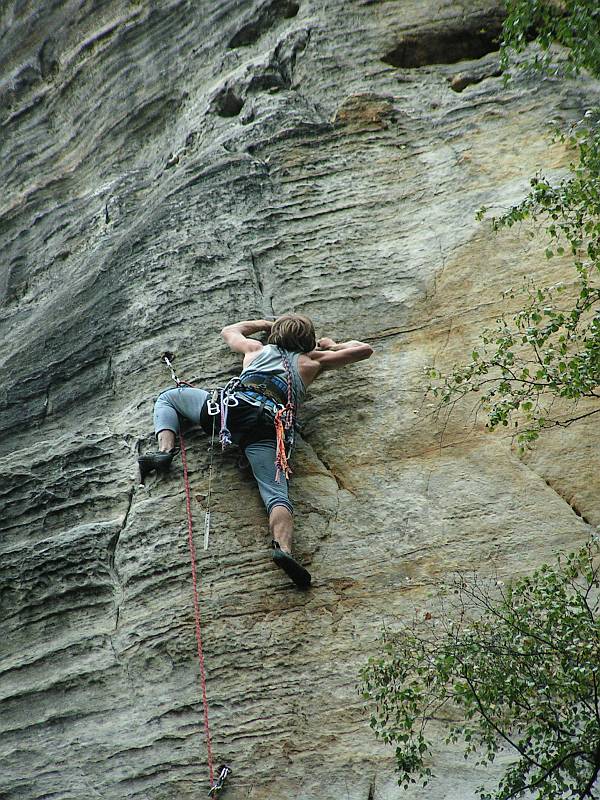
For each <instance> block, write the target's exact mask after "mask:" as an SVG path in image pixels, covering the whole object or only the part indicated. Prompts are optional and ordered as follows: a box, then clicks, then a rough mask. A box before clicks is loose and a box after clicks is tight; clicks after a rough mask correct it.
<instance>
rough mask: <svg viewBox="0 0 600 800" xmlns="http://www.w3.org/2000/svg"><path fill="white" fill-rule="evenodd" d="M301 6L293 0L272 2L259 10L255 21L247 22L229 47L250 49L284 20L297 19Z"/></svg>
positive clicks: (232, 39)
mask: <svg viewBox="0 0 600 800" xmlns="http://www.w3.org/2000/svg"><path fill="white" fill-rule="evenodd" d="M299 10H300V5H299V4H298V3H295V2H293V0H272V1H271V2H270V3H267V4H265V5H264V6H263V7H262V8H260V9H259V10H258V13H257V15H256V16H255V18H254V19H251V20H250V21H249V22H247V23H246V24H245V25H244V26H243V27H242V28H240V30H239V31H238V32H237V33H236V34H235V36H233V37H232V38H231V39H230V40H229V47H230V48H234V47H248V46H249V45H251V44H254V42H256V41H258V40H259V39H260V37H261V36H262V35H263V33H266V32H267V31H268V30H269V29H270V28H272V27H274V26H275V25H277V23H278V22H280V21H281V20H282V19H291V18H292V17H295V16H296V14H297V13H298V11H299Z"/></svg>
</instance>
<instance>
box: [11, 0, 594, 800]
mask: <svg viewBox="0 0 600 800" xmlns="http://www.w3.org/2000/svg"><path fill="white" fill-rule="evenodd" d="M467 6H468V8H467ZM501 13H502V12H501V8H500V5H499V4H498V3H495V2H491V1H490V0H477V2H473V3H469V4H461V3H457V2H454V1H453V0H447V1H444V0H438V2H433V0H422V1H420V2H403V3H400V2H396V1H394V0H388V2H378V0H362V1H361V0H352V1H350V0H347V1H346V2H342V1H341V0H325V2H318V3H317V2H313V0H265V1H264V2H235V1H234V0H215V2H210V3H209V2H195V0H156V2H146V1H145V0H130V2H125V1H124V0H122V2H117V1H116V0H112V1H111V0H107V2H100V0H87V1H86V0H53V2H46V3H35V2H18V0H7V2H5V3H4V4H3V6H2V9H1V10H0V125H1V129H0V154H1V162H0V170H1V185H2V187H3V192H2V194H1V196H0V237H1V238H0V245H1V247H0V250H1V253H2V268H1V271H0V298H1V304H2V315H1V319H0V333H1V341H2V350H1V351H0V370H1V377H2V380H1V383H0V386H1V389H0V429H1V430H2V441H1V443H0V469H1V472H2V478H1V484H0V485H1V490H0V491H1V495H0V496H1V497H2V501H3V512H2V515H1V519H0V526H1V527H2V528H3V533H2V538H1V542H0V553H1V557H0V570H1V575H0V599H1V605H2V621H1V631H2V642H3V644H2V647H1V648H0V698H1V701H0V730H1V731H2V734H1V737H0V794H1V795H2V797H3V798H6V800H41V798H49V797H52V798H56V800H67V799H68V800H84V798H85V800H88V799H89V798H93V797H96V798H102V800H113V799H114V800H117V799H118V800H123V798H130V799H131V800H134V798H135V799H138V800H142V799H143V800H170V799H171V798H188V797H190V798H191V797H198V796H202V794H203V793H204V792H205V791H207V777H206V776H207V768H206V754H205V746H204V740H203V736H202V730H201V728H202V724H201V707H200V703H199V683H198V670H197V663H196V658H195V641H194V632H193V610H192V603H191V592H190V581H189V563H188V560H187V549H186V548H187V545H186V524H185V516H184V495H183V484H182V481H181V477H180V470H179V464H177V466H176V468H175V469H174V470H173V471H172V473H171V475H170V476H169V477H167V478H163V479H155V478H152V479H151V480H149V481H148V485H147V486H146V487H145V488H139V487H138V486H137V484H136V482H135V480H134V478H133V465H134V463H135V459H136V456H137V454H138V453H139V452H141V451H144V450H145V449H149V448H151V447H152V435H151V411H152V403H153V399H154V397H155V396H156V394H157V392H158V391H159V390H160V388H161V387H162V386H165V385H168V374H167V373H166V371H165V370H164V367H162V366H161V364H160V361H159V357H160V354H161V353H162V352H163V351H164V350H165V349H169V350H173V351H175V352H176V353H177V365H178V368H179V370H180V371H181V373H183V374H186V375H187V376H188V377H190V376H197V377H198V383H199V384H200V385H202V384H204V385H208V386H212V385H215V384H218V383H222V382H223V381H224V380H225V379H226V378H227V377H228V376H230V375H232V374H235V371H236V369H237V368H238V361H237V359H236V358H235V357H234V356H233V355H232V354H230V353H228V352H227V349H226V347H225V346H224V344H223V343H222V342H221V341H220V339H219V336H218V331H219V330H220V328H221V327H222V326H223V325H224V324H226V323H228V322H231V321H234V320H237V319H240V318H249V317H250V318H251V317H256V316H263V315H265V314H278V313H281V312H284V311H286V310H290V309H291V310H295V311H298V312H304V313H308V314H310V315H311V316H313V318H314V319H315V321H316V324H317V327H318V331H319V333H320V334H321V335H331V336H333V337H335V338H361V339H364V340H367V341H369V342H370V343H372V344H373V346H374V348H375V350H376V353H375V355H374V357H373V358H372V359H371V360H370V361H368V362H365V363H362V364H359V365H356V366H353V367H351V368H348V369H347V370H344V371H341V372H335V373H331V374H329V375H327V376H325V377H324V378H322V379H320V381H319V383H318V384H316V386H315V388H314V391H312V392H311V397H310V399H309V401H308V403H307V404H306V407H305V411H304V428H303V435H302V441H301V444H300V447H299V450H298V453H297V458H296V466H295V477H294V481H293V488H292V493H293V497H294V500H295V503H296V509H297V513H296V521H297V548H298V553H299V556H300V557H301V558H302V559H303V560H304V561H305V562H306V563H307V564H310V569H311V571H312V572H313V576H314V586H313V588H312V590H311V591H310V592H309V593H307V594H300V593H298V592H296V591H295V590H294V589H293V588H291V587H290V586H288V584H287V583H286V581H285V579H284V578H283V576H282V574H281V573H279V572H278V571H277V570H276V568H275V567H274V566H273V565H272V563H271V562H270V559H269V554H268V550H267V542H268V535H267V531H266V526H265V519H264V514H263V511H262V508H261V505H260V501H259V498H258V494H257V492H256V490H255V488H254V486H253V485H252V484H251V483H248V482H244V481H243V480H241V479H240V477H239V476H238V474H237V471H236V468H235V465H234V457H233V456H232V455H225V456H224V457H222V458H219V459H218V463H217V481H216V486H215V490H214V506H213V527H214V530H213V532H212V538H211V543H210V549H209V550H208V552H206V553H205V552H204V551H200V553H199V569H200V572H201V574H202V598H201V606H202V616H203V625H204V636H205V650H206V659H207V671H208V687H209V700H210V710H211V726H212V730H213V737H214V738H213V749H214V751H215V758H216V759H217V761H218V762H221V761H228V762H231V764H232V765H233V768H234V774H233V776H232V779H231V782H230V785H229V787H228V789H227V794H226V795H224V796H226V797H227V798H230V800H237V799H241V798H253V799H254V800H262V799H263V798H265V799H266V798H273V797H276V798H286V799H287V798H290V800H291V799H292V798H294V800H316V799H317V798H319V800H340V799H341V798H344V800H367V798H371V800H388V799H389V800H391V799H392V798H400V797H406V798H413V799H415V798H424V797H427V798H428V799H429V800H436V798H440V799H441V798H447V799H449V798H453V799H455V800H463V798H469V797H472V796H474V795H473V787H474V786H475V785H476V784H477V783H478V782H480V781H481V780H484V779H487V778H492V777H493V776H492V775H482V774H481V773H478V772H477V770H474V769H469V768H468V767H467V766H465V765H464V763H463V761H462V759H461V757H460V756H459V755H457V754H455V753H452V752H448V751H447V750H446V749H444V748H443V747H440V752H439V754H438V756H437V758H438V760H437V762H436V767H437V771H438V774H439V778H438V780H437V781H436V782H435V783H434V784H433V785H432V786H431V787H428V789H427V790H425V791H421V790H419V789H418V788H415V789H414V791H412V792H408V793H406V794H403V793H401V790H400V789H399V788H398V787H397V786H396V782H395V777H394V773H393V760H392V754H391V752H390V751H389V750H387V749H385V748H383V747H381V746H380V745H378V744H376V743H375V742H374V740H373V738H372V736H371V733H370V731H369V729H368V725H367V720H366V718H365V715H364V713H363V711H362V709H361V704H360V701H359V699H358V697H357V694H356V690H355V684H356V680H357V672H358V669H359V667H360V665H361V664H362V663H364V661H365V659H366V657H367V656H368V654H369V653H370V652H372V650H373V647H374V643H375V642H376V640H377V638H378V636H379V633H380V630H381V627H382V625H383V624H384V623H386V624H390V625H393V624H394V623H395V621H396V620H397V619H399V618H402V616H403V615H405V614H407V613H410V610H411V609H412V608H413V606H414V605H419V604H422V603H425V602H427V601H426V597H427V594H428V591H429V585H428V584H429V581H430V579H432V578H437V577H440V576H443V575H444V574H446V573H448V572H450V571H452V570H454V569H456V568H465V567H469V568H471V567H476V568H480V569H482V570H484V571H485V570H487V569H488V568H490V567H491V566H494V567H495V568H497V569H498V570H499V571H500V572H501V573H503V574H506V575H510V574H514V573H515V572H522V571H525V570H528V569H531V568H533V567H534V566H535V565H537V564H539V563H540V562H541V561H542V560H544V559H547V558H548V557H550V556H551V554H552V553H554V552H555V551H556V550H557V549H560V548H567V547H571V546H572V545H575V544H576V543H578V542H579V541H581V540H582V539H583V538H585V536H587V534H588V533H589V530H590V527H589V523H597V522H598V519H599V518H600V507H599V506H598V501H597V497H598V477H597V476H598V474H600V473H599V471H598V464H597V459H598V456H597V454H596V453H595V452H593V448H592V442H593V438H592V437H591V435H590V434H591V426H590V428H588V429H586V428H585V427H580V428H579V429H578V431H568V432H557V433H556V434H554V435H553V436H552V437H547V438H546V439H545V441H544V442H543V443H542V445H541V446H540V448H539V449H538V450H537V451H536V453H535V454H533V455H532V456H530V457H529V459H528V461H527V463H525V462H523V461H520V460H519V459H518V458H517V456H516V455H515V453H514V452H513V451H512V450H511V442H510V437H503V436H501V435H498V436H490V435H486V434H485V433H484V430H483V423H482V420H480V419H473V418H472V417H469V415H468V409H465V410H461V409H457V411H456V413H455V414H454V416H453V417H451V418H450V420H449V421H448V423H447V425H446V428H445V432H444V435H443V436H442V431H441V426H440V424H439V423H438V422H436V421H434V420H433V419H432V418H431V416H430V414H429V411H430V409H429V408H428V407H427V406H426V405H423V399H422V385H423V374H422V370H423V367H425V366H428V365H430V364H432V363H436V364H438V365H440V366H449V365H451V364H452V363H453V361H454V360H455V359H460V358H461V357H462V355H463V354H464V352H469V351H470V347H471V345H472V343H473V341H474V340H475V338H476V335H477V332H478V331H480V330H481V329H482V328H483V327H485V326H486V325H490V324H491V323H493V321H494V319H495V318H496V316H497V315H498V313H499V312H500V311H501V310H502V309H503V308H505V307H504V306H503V305H502V303H503V301H502V300H501V298H500V294H501V291H502V290H503V289H504V288H505V287H506V286H507V285H510V284H517V283H518V282H520V281H521V279H522V276H523V275H531V276H533V277H535V278H539V279H540V280H542V281H546V280H552V279H553V277H554V275H553V274H551V273H550V272H549V268H548V266H547V265H546V264H545V263H544V259H543V258H540V251H539V248H538V247H537V245H536V242H533V243H532V242H531V241H530V240H529V239H528V238H526V237H525V236H524V235H523V234H522V233H521V232H519V231H516V232H514V233H505V234H502V236H500V237H492V235H491V234H490V231H489V229H488V227H487V226H486V225H485V224H480V223H477V222H476V221H475V212H476V210H477V209H478V208H479V207H480V206H481V205H482V204H488V205H491V206H493V207H495V208H496V209H501V208H506V207H507V206H508V205H510V204H511V203H513V202H516V201H518V200H519V198H521V197H522V196H523V194H524V192H525V191H526V189H527V179H528V177H529V176H530V175H531V174H533V173H534V172H535V171H536V170H537V169H538V168H539V167H540V166H541V167H543V168H544V169H546V171H549V172H550V174H555V175H559V174H560V172H561V170H564V168H565V165H566V163H567V162H568V155H567V154H566V153H565V152H564V151H563V149H562V147H561V146H559V145H549V144H548V140H547V137H546V135H545V127H544V126H545V124H546V123H547V122H548V120H549V119H550V118H552V119H555V120H560V121H563V122H565V123H567V122H568V121H570V120H573V119H576V118H577V117H578V116H579V115H580V114H581V113H582V112H583V111H584V110H585V108H587V107H588V105H590V104H592V103H593V102H597V99H598V85H597V84H595V83H592V82H590V81H587V80H585V79H583V78H581V79H580V80H579V81H578V82H577V84H572V83H571V84H569V83H562V82H560V81H559V80H542V81H541V80H539V79H536V80H535V81H528V80H527V79H526V78H524V77H519V78H517V80H516V81H515V82H513V83H512V84H511V85H510V86H509V87H506V86H504V84H503V82H502V79H501V78H500V77H499V71H498V57H497V53H496V52H495V50H496V48H497V34H498V30H499V26H500V22H501ZM554 269H555V270H556V271H557V272H558V273H560V272H561V270H564V264H563V265H561V264H560V263H558V264H557V265H556V266H555V267H554ZM190 448H191V452H190V462H191V463H190V467H191V478H192V487H193V495H194V500H193V504H194V513H195V515H196V519H197V520H201V519H202V514H203V507H202V504H203V502H204V497H205V494H206V490H207V465H208V455H207V443H206V439H205V438H204V437H203V436H202V435H201V434H200V433H197V432H196V433H192V434H191V436H190Z"/></svg>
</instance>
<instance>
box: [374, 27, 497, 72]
mask: <svg viewBox="0 0 600 800" xmlns="http://www.w3.org/2000/svg"><path fill="white" fill-rule="evenodd" d="M501 34H502V18H501V17H500V16H499V15H498V16H489V15H488V16H487V17H486V18H482V17H481V16H475V17H471V18H468V19H466V20H461V21H460V22H459V21H456V22H454V24H453V25H447V26H446V27H445V28H443V29H441V28H438V29H430V30H428V31H425V30H424V31H421V32H419V33H418V34H408V35H407V36H406V37H405V38H404V39H402V41H400V42H399V43H398V44H397V45H396V47H394V49H393V50H390V52H389V53H387V54H386V55H385V56H384V57H383V59H382V61H384V62H385V63H386V64H391V65H392V66H393V67H403V68H404V69H412V68H414V67H424V66H426V65H427V64H455V63H456V62H457V61H466V60H469V59H476V58H481V57H482V56H484V55H485V54H486V53H492V52H494V51H496V50H498V48H499V46H500V38H501Z"/></svg>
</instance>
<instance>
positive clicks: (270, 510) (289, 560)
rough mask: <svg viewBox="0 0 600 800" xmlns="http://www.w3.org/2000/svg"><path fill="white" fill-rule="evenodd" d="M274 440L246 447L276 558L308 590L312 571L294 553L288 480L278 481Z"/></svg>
mask: <svg viewBox="0 0 600 800" xmlns="http://www.w3.org/2000/svg"><path fill="white" fill-rule="evenodd" d="M276 450H277V444H276V442H275V441H274V440H265V441H261V442H254V443H252V444H249V445H247V446H246V449H245V452H246V457H247V458H248V461H249V462H250V466H251V467H252V472H253V473H254V477H255V479H256V483H257V484H258V490H259V492H260V496H261V497H262V501H263V503H264V504H265V508H266V509H267V514H268V515H269V527H270V530H271V535H272V537H273V561H274V562H275V563H276V564H277V566H278V567H281V569H282V570H283V571H284V572H285V573H286V574H287V575H288V576H289V577H290V578H291V579H292V580H293V581H294V583H295V584H296V586H298V587H299V588H301V589H307V588H308V587H309V586H310V581H311V578H310V573H309V572H308V570H306V569H304V567H303V566H302V565H301V564H299V563H298V562H297V561H296V559H295V558H294V557H293V556H292V536H293V531H294V522H293V518H292V511H293V508H292V504H291V503H290V500H289V498H288V482H287V480H286V479H285V477H284V476H281V475H280V480H279V481H276V480H275V475H276V467H275V454H276Z"/></svg>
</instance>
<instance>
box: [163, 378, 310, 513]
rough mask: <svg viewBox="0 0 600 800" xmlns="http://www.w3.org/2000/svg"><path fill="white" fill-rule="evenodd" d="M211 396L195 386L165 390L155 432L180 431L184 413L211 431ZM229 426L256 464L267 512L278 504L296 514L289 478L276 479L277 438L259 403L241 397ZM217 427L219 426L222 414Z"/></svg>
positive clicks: (233, 411)
mask: <svg viewBox="0 0 600 800" xmlns="http://www.w3.org/2000/svg"><path fill="white" fill-rule="evenodd" d="M209 397H210V394H209V392H207V391H205V390H204V389H195V388H192V387H191V386H178V387H177V388H175V389H167V390H166V391H165V392H162V393H161V394H160V395H159V396H158V398H157V400H156V403H155V404H154V430H155V432H156V433H160V431H164V430H168V431H173V432H174V433H179V428H180V418H181V417H183V418H184V419H186V420H189V421H190V422H192V423H193V424H194V425H198V424H202V426H203V428H204V430H205V431H206V432H207V433H210V427H208V425H207V415H206V410H205V413H204V414H203V413H202V410H203V409H204V407H205V404H206V401H207V400H208V399H209ZM208 419H210V417H208ZM210 424H211V425H212V421H211V423H210ZM227 427H228V428H229V429H230V431H231V438H232V441H233V443H234V444H237V445H239V446H240V447H241V448H242V450H243V451H244V453H245V454H246V458H247V459H248V461H249V463H250V466H251V467H252V472H253V474H254V478H255V480H256V483H257V484H258V491H259V492H260V496H261V498H262V501H263V503H264V506H265V508H266V510H267V514H270V513H271V511H272V510H273V509H274V508H275V507H276V506H283V507H284V508H286V509H287V510H288V511H289V512H290V514H292V513H293V510H294V509H293V506H292V504H291V502H290V499H289V496H288V482H287V480H286V479H285V476H283V475H280V476H279V482H277V481H276V480H275V474H276V467H275V455H276V452H277V441H276V438H275V428H274V426H273V423H272V421H271V419H270V418H269V417H268V416H265V415H264V414H262V413H261V410H260V409H259V408H258V407H257V406H251V405H250V404H249V403H245V402H244V401H243V400H240V402H239V405H238V406H233V407H231V408H230V409H229V412H228V416H227ZM215 429H216V430H217V431H218V429H219V418H218V417H217V419H216V426H215Z"/></svg>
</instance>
